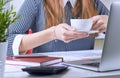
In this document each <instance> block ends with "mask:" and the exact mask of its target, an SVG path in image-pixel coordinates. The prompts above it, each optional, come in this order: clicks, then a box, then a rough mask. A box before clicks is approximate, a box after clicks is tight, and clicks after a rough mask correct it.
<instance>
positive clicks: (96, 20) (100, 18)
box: [90, 15, 108, 33]
mask: <svg viewBox="0 0 120 78" xmlns="http://www.w3.org/2000/svg"><path fill="white" fill-rule="evenodd" d="M90 19H91V20H92V21H93V26H92V30H98V31H99V33H102V32H106V28H107V22H108V16H107V15H97V16H93V17H92V18H90Z"/></svg>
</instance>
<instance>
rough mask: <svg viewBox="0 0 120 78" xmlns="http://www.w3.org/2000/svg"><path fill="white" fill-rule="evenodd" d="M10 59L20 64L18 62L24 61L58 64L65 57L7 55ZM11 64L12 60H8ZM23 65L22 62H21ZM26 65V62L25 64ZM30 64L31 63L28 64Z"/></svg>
mask: <svg viewBox="0 0 120 78" xmlns="http://www.w3.org/2000/svg"><path fill="white" fill-rule="evenodd" d="M7 60H8V61H14V62H16V64H18V63H17V62H23V63H31V64H34V63H35V64H36V63H37V65H38V64H40V65H52V64H57V63H60V62H63V58H62V57H52V56H40V57H38V56H37V57H35V56H34V57H33V56H32V57H27V56H26V57H15V56H12V57H11V56H10V57H9V56H8V57H7ZM8 63H9V64H10V63H12V62H7V64H8ZM21 65H22V64H21ZM23 65H26V64H23ZM28 66H29V65H28Z"/></svg>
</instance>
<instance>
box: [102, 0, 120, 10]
mask: <svg viewBox="0 0 120 78" xmlns="http://www.w3.org/2000/svg"><path fill="white" fill-rule="evenodd" d="M101 1H102V2H103V3H104V4H105V5H106V7H107V8H108V9H110V5H111V3H112V2H114V1H120V0H101Z"/></svg>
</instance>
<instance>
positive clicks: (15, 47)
mask: <svg viewBox="0 0 120 78" xmlns="http://www.w3.org/2000/svg"><path fill="white" fill-rule="evenodd" d="M23 36H24V35H17V36H16V37H15V39H14V41H13V45H12V49H13V55H19V46H20V43H21V41H22V38H23Z"/></svg>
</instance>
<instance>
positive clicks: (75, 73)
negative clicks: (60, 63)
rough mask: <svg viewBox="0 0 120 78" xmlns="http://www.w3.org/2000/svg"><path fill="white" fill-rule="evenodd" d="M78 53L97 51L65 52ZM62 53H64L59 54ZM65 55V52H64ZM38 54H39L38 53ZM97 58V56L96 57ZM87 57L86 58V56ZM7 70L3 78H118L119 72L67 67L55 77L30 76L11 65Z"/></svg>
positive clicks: (56, 54) (55, 54) (119, 77)
mask: <svg viewBox="0 0 120 78" xmlns="http://www.w3.org/2000/svg"><path fill="white" fill-rule="evenodd" d="M70 52H71V53H73V52H74V53H75V52H77V53H80V54H83V53H84V54H88V53H91V54H92V52H93V54H94V52H96V53H98V52H97V50H86V51H69V52H68V51H67V53H70ZM59 53H60V52H56V53H42V54H46V55H52V54H53V55H54V56H58V54H59ZM61 53H64V52H61ZM65 53H66V52H65ZM39 54H40V53H39ZM98 56H99V55H98ZM87 57H88V56H87ZM6 69H7V70H11V71H9V72H6V73H5V78H85V77H87V78H120V71H112V72H104V73H100V72H93V71H89V70H83V69H79V68H74V67H69V69H68V71H65V72H63V73H61V74H57V75H51V76H31V75H29V74H28V73H26V72H22V71H21V70H20V69H21V67H19V66H18V67H16V66H11V65H7V66H6Z"/></svg>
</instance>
